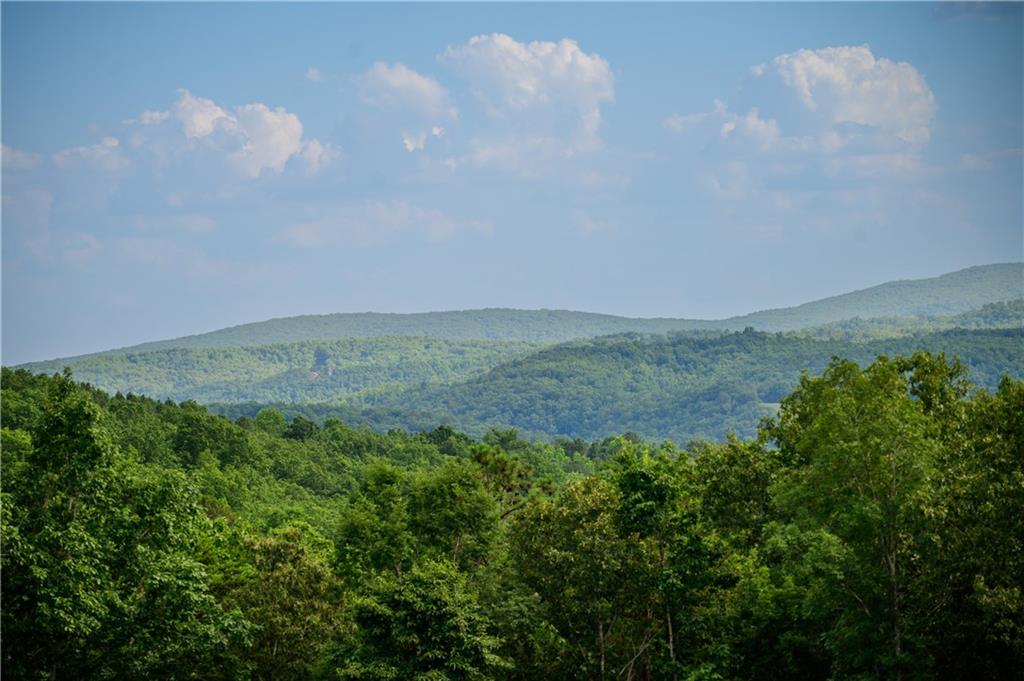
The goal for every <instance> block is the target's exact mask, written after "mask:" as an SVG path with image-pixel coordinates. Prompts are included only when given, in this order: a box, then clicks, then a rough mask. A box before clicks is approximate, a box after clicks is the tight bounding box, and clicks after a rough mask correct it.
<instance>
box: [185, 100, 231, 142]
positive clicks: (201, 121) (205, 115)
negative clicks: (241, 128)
mask: <svg viewBox="0 0 1024 681" xmlns="http://www.w3.org/2000/svg"><path fill="white" fill-rule="evenodd" d="M174 115H175V117H176V118H177V119H178V121H180V122H181V125H182V127H183V128H184V129H185V137H187V138H188V139H197V138H201V137H207V136H208V135H210V134H212V133H213V131H214V128H216V127H217V126H218V125H221V126H223V127H224V128H226V129H228V130H234V129H235V128H236V125H235V120H234V118H233V117H232V116H229V115H228V113H227V112H226V111H225V110H224V109H222V108H221V107H219V106H217V104H215V103H214V101H213V100H212V99H206V98H205V97H196V96H194V95H193V94H192V93H191V92H189V91H188V90H185V89H181V90H178V101H176V102H175V103H174Z"/></svg>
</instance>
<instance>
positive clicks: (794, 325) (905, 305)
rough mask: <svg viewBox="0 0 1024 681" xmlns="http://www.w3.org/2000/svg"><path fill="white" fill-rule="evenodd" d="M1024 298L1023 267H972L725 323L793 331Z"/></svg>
mask: <svg viewBox="0 0 1024 681" xmlns="http://www.w3.org/2000/svg"><path fill="white" fill-rule="evenodd" d="M1022 295H1024V263H1001V264H997V265H982V266H978V267H969V268H967V269H965V270H959V271H957V272H950V273H949V274H943V275H942V276H940V277H934V278H931V279H913V280H907V281H891V282H888V283H885V284H881V285H879V286H874V287H872V288H867V289H863V290H861V291H854V292H852V293H845V294H843V295H839V296H833V297H830V298H823V299H821V300H816V301H814V302H811V303H804V304H803V305H797V306H796V307H790V308H783V309H779V310H765V311H763V312H755V313H753V314H749V315H743V316H740V317H733V318H732V319H729V320H727V321H728V322H729V323H730V325H731V326H730V328H737V327H739V328H743V327H745V326H753V327H754V328H757V329H762V330H764V331H790V330H794V329H800V328H804V327H808V326H819V325H822V324H829V323H831V322H837V321H841V320H844V319H853V318H854V317H860V318H862V319H869V318H872V317H908V316H942V315H956V314H960V313H962V312H967V311H968V310H974V309H977V308H980V307H982V306H983V305H986V304H988V303H997V302H1003V301H1008V300H1014V299H1017V298H1020V297H1021V296H1022Z"/></svg>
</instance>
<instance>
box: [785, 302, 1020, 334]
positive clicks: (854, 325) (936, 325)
mask: <svg viewBox="0 0 1024 681" xmlns="http://www.w3.org/2000/svg"><path fill="white" fill-rule="evenodd" d="M1020 328H1024V298H1017V299H1016V300H1008V301H1005V302H1001V303H988V304H986V305H984V306H982V307H980V308H978V309H974V310H968V311H967V312H961V313H960V314H956V315H939V316H923V317H876V318H873V319H861V318H860V317H854V318H853V319H846V320H843V321H840V322H832V323H831V324H824V325H822V326H815V327H811V328H808V329H802V330H799V331H795V332H793V333H795V334H798V335H802V336H810V337H812V338H825V339H834V340H860V341H865V340H877V339H882V338H898V337H900V336H908V335H911V334H915V333H926V332H929V331H944V330H947V329H1020Z"/></svg>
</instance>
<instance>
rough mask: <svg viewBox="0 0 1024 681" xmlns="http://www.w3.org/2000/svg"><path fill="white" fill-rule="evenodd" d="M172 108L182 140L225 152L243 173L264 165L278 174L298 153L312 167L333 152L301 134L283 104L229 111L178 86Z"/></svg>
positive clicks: (260, 169) (253, 172)
mask: <svg viewBox="0 0 1024 681" xmlns="http://www.w3.org/2000/svg"><path fill="white" fill-rule="evenodd" d="M173 108H174V114H175V118H176V119H177V120H178V121H179V122H180V123H181V126H182V128H183V130H184V132H185V138H186V139H187V140H189V141H192V142H196V141H203V142H204V144H206V145H207V146H208V147H210V148H213V149H216V150H218V151H221V152H224V153H226V154H227V155H228V156H229V158H230V159H231V161H232V163H233V164H234V165H235V167H236V168H238V170H239V171H240V172H241V173H242V174H243V175H244V176H246V177H250V178H255V177H258V176H259V175H260V173H262V172H263V171H264V170H269V171H271V172H273V173H277V174H280V173H281V172H283V171H284V168H285V166H286V165H287V163H288V161H289V159H291V158H292V157H293V156H301V158H303V160H304V161H305V162H306V167H307V169H308V170H309V171H310V172H316V171H317V170H319V169H320V168H321V167H323V166H324V165H325V164H326V163H328V162H329V161H330V160H331V158H332V157H333V156H334V152H333V150H331V149H330V147H329V145H324V144H322V143H321V142H320V141H319V140H317V139H305V140H304V139H303V137H302V133H303V128H302V122H301V121H300V120H299V117H298V116H296V115H295V114H293V113H290V112H289V111H286V110H285V109H284V108H282V107H277V108H274V109H271V108H270V107H268V106H267V105H266V104H262V103H259V102H256V103H253V104H245V105H242V106H237V107H235V108H234V111H233V113H229V112H228V110H227V109H225V108H223V107H221V106H219V105H218V104H216V103H215V102H214V101H213V100H211V99H206V98H203V97H196V96H194V95H193V94H192V93H190V92H189V91H188V90H179V97H178V101H177V102H175V104H174V107H173Z"/></svg>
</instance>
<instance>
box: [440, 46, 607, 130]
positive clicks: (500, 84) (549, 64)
mask: <svg viewBox="0 0 1024 681" xmlns="http://www.w3.org/2000/svg"><path fill="white" fill-rule="evenodd" d="M442 58H443V59H444V60H445V61H448V62H450V63H452V64H454V65H455V66H456V68H457V69H458V70H459V71H460V72H462V73H463V74H464V75H465V76H466V77H467V78H468V79H469V80H470V82H471V83H472V84H473V86H474V87H476V88H477V89H478V92H479V93H480V94H481V95H484V96H486V97H488V98H489V103H490V104H491V105H493V106H494V107H497V108H498V109H502V110H505V111H509V110H512V111H515V110H519V111H522V110H527V109H531V108H533V107H537V106H547V105H551V104H555V103H564V104H568V105H570V106H572V107H574V108H577V109H578V110H579V111H580V112H581V113H588V112H590V111H592V110H594V109H596V108H597V107H598V106H599V105H600V104H601V103H602V102H608V101H612V100H613V99H614V98H615V86H614V79H613V77H612V72H611V68H610V67H609V66H608V62H607V61H605V60H604V59H603V58H602V57H601V56H600V55H598V54H587V53H585V52H583V51H582V50H581V49H580V47H579V45H578V44H577V43H576V41H575V40H570V39H568V38H563V39H562V40H560V41H558V42H557V43H555V42H548V41H534V42H530V43H521V42H518V41H516V40H515V39H513V38H511V37H509V36H507V35H505V34H504V33H492V34H491V35H478V36H474V37H472V38H470V39H469V42H467V43H466V44H464V45H458V46H450V47H448V49H446V50H445V52H444V54H443V55H442Z"/></svg>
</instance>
